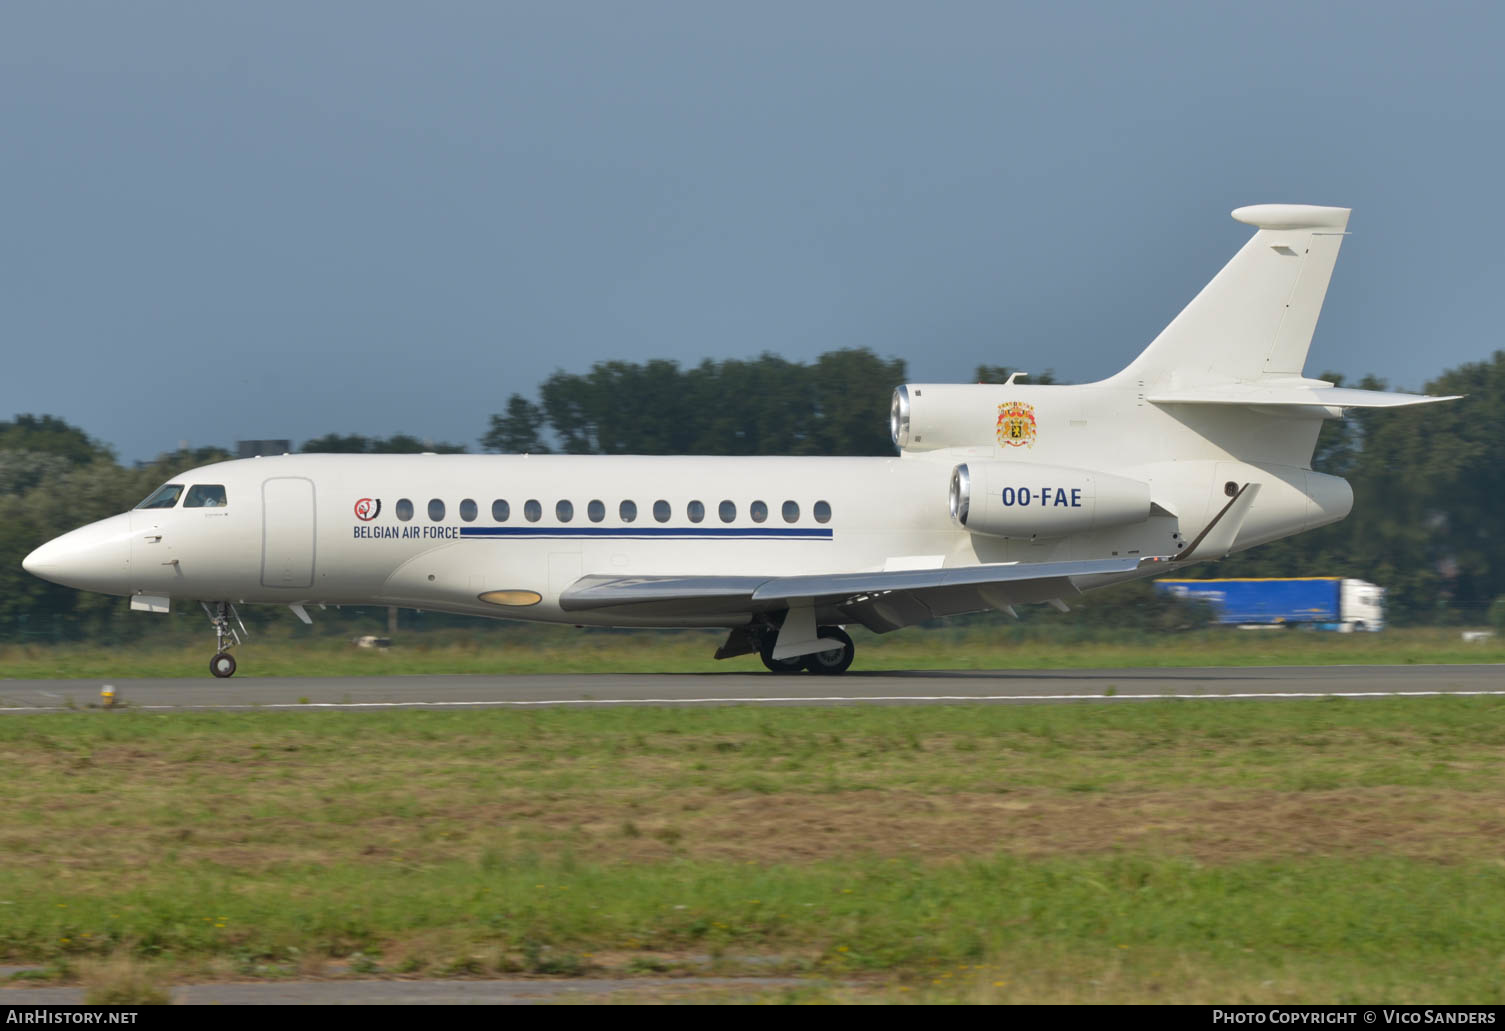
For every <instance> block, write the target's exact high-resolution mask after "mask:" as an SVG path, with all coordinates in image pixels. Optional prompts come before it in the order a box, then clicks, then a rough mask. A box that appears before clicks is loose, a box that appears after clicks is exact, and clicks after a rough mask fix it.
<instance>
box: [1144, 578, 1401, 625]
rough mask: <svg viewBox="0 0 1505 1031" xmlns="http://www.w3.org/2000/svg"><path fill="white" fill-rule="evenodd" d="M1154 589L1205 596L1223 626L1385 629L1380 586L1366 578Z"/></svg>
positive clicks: (1179, 583) (1167, 584)
mask: <svg viewBox="0 0 1505 1031" xmlns="http://www.w3.org/2000/svg"><path fill="white" fill-rule="evenodd" d="M1155 590H1157V591H1160V592H1162V593H1164V594H1170V595H1174V596H1175V597H1177V598H1186V599H1188V600H1191V601H1205V602H1207V603H1208V604H1210V605H1211V606H1212V607H1213V610H1214V611H1215V612H1216V613H1217V622H1219V623H1222V624H1225V625H1228V626H1240V627H1250V628H1254V627H1272V628H1273V627H1282V626H1309V627H1314V628H1316V629H1319V630H1336V631H1338V632H1339V633H1352V632H1354V631H1356V630H1370V631H1374V630H1383V629H1385V589H1384V588H1383V587H1376V586H1375V585H1374V584H1372V583H1370V582H1369V581H1367V580H1349V579H1344V578H1342V577H1337V576H1303V577H1294V578H1291V579H1288V580H1272V579H1247V580H1156V581H1155Z"/></svg>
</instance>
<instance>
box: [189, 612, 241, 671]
mask: <svg viewBox="0 0 1505 1031" xmlns="http://www.w3.org/2000/svg"><path fill="white" fill-rule="evenodd" d="M199 604H201V605H203V606H204V611H205V612H206V613H208V614H209V622H210V624H211V625H212V626H213V627H214V649H215V654H214V658H212V659H210V660H209V672H210V673H213V674H214V675H215V676H216V677H219V678H221V679H223V678H225V677H229V676H234V675H235V656H233V655H231V654H230V649H231V648H233V647H234V646H235V645H237V644H239V643H240V634H244V633H245V632H246V625H245V624H244V623H242V622H241V621H240V613H238V612H236V611H235V606H234V605H231V604H230V603H229V602H227V601H217V602H215V603H214V608H212V609H211V608H210V607H209V603H208V602H200V603H199ZM232 616H233V617H234V619H235V622H236V623H237V624H239V626H240V633H239V634H238V633H236V632H235V627H233V626H231V625H230V619H231V617H232Z"/></svg>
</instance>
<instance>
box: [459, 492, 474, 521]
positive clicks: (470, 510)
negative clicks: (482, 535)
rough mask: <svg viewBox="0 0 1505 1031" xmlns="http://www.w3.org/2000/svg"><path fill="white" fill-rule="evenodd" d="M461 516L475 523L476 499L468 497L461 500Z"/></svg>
mask: <svg viewBox="0 0 1505 1031" xmlns="http://www.w3.org/2000/svg"><path fill="white" fill-rule="evenodd" d="M460 518H461V519H463V520H465V521H466V522H467V523H473V522H475V521H476V503H475V501H474V500H472V499H470V498H466V499H465V500H464V501H462V502H460Z"/></svg>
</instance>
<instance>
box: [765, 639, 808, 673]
mask: <svg viewBox="0 0 1505 1031" xmlns="http://www.w3.org/2000/svg"><path fill="white" fill-rule="evenodd" d="M773 642H774V636H773V635H770V636H769V639H768V640H767V641H766V642H764V644H763V647H761V648H759V649H758V657H759V658H761V659H762V660H763V665H764V666H766V667H768V672H770V673H798V672H799V671H800V670H802V669H804V668H805V657H804V656H803V655H796V656H795V657H794V658H792V659H775V658H774V657H773Z"/></svg>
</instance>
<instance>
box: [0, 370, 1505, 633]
mask: <svg viewBox="0 0 1505 1031" xmlns="http://www.w3.org/2000/svg"><path fill="white" fill-rule="evenodd" d="M1010 372H1011V370H1010V369H1008V368H1005V367H1001V366H982V367H979V368H978V369H977V370H976V375H975V378H976V380H977V381H978V382H988V383H1001V382H1003V381H1004V380H1005V379H1006V378H1007V376H1008V375H1009V374H1010ZM1324 378H1327V379H1333V380H1337V381H1339V382H1342V377H1341V376H1338V375H1335V374H1332V373H1328V374H1325V376H1324ZM905 379H906V368H905V364H904V362H903V361H902V360H899V359H884V358H880V357H878V356H876V355H874V354H873V353H871V352H870V351H866V350H843V351H833V352H829V353H827V354H823V355H821V356H820V357H818V358H817V359H815V360H814V361H813V362H810V363H800V362H791V361H787V360H785V359H783V358H780V357H778V356H776V355H772V354H764V355H761V356H759V357H757V358H754V359H750V360H745V361H743V360H726V361H704V362H701V363H700V364H699V365H695V366H693V367H689V368H684V367H681V366H680V365H678V364H677V363H675V362H669V361H649V362H645V363H642V364H637V363H630V362H602V363H599V364H597V365H595V366H593V367H592V368H591V370H590V371H589V372H586V373H570V372H563V371H560V372H556V373H554V374H553V375H552V376H550V377H549V378H548V380H546V381H545V382H544V383H543V384H542V386H541V387H540V388H539V391H538V394H537V396H536V398H528V397H524V396H523V395H521V394H513V395H512V396H511V397H509V398H508V399H507V401H506V403H505V406H504V408H503V410H502V411H501V412H499V413H496V414H494V415H492V416H491V417H490V422H489V425H488V426H487V427H486V428H485V432H484V433H483V434H482V436H481V438H480V440H479V444H480V446H481V447H482V448H483V449H485V450H488V451H497V452H530V453H543V452H547V451H551V450H557V451H562V452H565V453H568V454H726V455H773V454H795V455H821V454H827V455H888V454H892V453H893V445H892V443H891V442H890V440H889V435H888V404H889V396H890V392H891V390H892V388H893V386H894V385H895V384H898V383H902V382H904V380H905ZM1032 382H1036V383H1049V382H1054V378H1053V377H1052V376H1051V375H1050V374H1049V373H1048V372H1047V373H1045V374H1043V375H1040V376H1039V377H1037V378H1036V379H1034V380H1032ZM1354 385H1357V386H1362V387H1365V388H1367V389H1383V388H1384V384H1383V383H1380V382H1378V381H1376V380H1374V379H1372V378H1366V379H1364V380H1362V381H1360V382H1359V383H1357V384H1354ZM1426 390H1427V392H1428V393H1436V394H1465V395H1467V396H1466V398H1465V399H1464V400H1462V401H1455V402H1450V403H1447V404H1440V405H1426V406H1421V407H1417V408H1409V409H1404V410H1401V411H1393V412H1374V411H1369V412H1364V411H1356V412H1354V413H1352V414H1351V415H1350V416H1349V418H1347V419H1344V420H1335V421H1330V422H1327V423H1324V425H1323V427H1322V431H1321V435H1320V437H1319V439H1318V446H1317V452H1316V455H1315V457H1314V460H1313V466H1314V468H1316V469H1318V470H1319V471H1322V472H1329V473H1333V474H1336V475H1339V476H1343V477H1344V478H1346V479H1347V480H1348V481H1349V482H1350V483H1351V484H1352V485H1353V490H1354V508H1353V512H1352V514H1351V515H1350V516H1349V517H1348V518H1347V519H1346V520H1344V521H1343V522H1340V523H1337V524H1334V525H1332V526H1328V527H1323V528H1322V529H1319V530H1316V531H1312V532H1310V533H1306V534H1301V535H1298V536H1296V537H1293V538H1288V539H1286V540H1284V541H1278V542H1276V543H1274V544H1269V545H1265V546H1263V547H1261V548H1256V549H1253V550H1252V551H1249V552H1245V553H1243V554H1241V555H1236V556H1233V557H1231V558H1229V559H1227V560H1225V561H1223V562H1220V563H1209V564H1206V565H1203V566H1200V567H1197V568H1196V569H1195V570H1194V572H1193V573H1192V575H1201V576H1209V577H1219V576H1353V577H1360V578H1363V579H1366V580H1371V581H1373V582H1375V583H1377V584H1380V585H1381V586H1383V587H1386V588H1388V589H1389V591H1390V594H1389V603H1390V612H1391V616H1392V618H1393V619H1394V620H1395V621H1397V622H1458V621H1480V620H1482V619H1483V618H1484V613H1485V610H1486V609H1487V608H1488V607H1489V606H1490V604H1491V603H1493V602H1495V601H1496V599H1498V598H1500V597H1501V596H1502V595H1505V529H1502V523H1501V519H1500V512H1501V508H1502V505H1505V351H1497V352H1495V353H1494V355H1493V356H1492V357H1490V358H1489V359H1487V360H1485V361H1481V362H1476V363H1471V364H1468V365H1464V366H1462V367H1460V368H1457V369H1454V370H1451V371H1449V372H1446V373H1444V374H1443V375H1442V376H1440V377H1438V378H1437V379H1436V380H1433V381H1432V382H1431V383H1428V384H1427V386H1426ZM300 450H302V451H304V452H338V453H380V452H387V453H391V452H401V453H407V452H418V451H437V452H460V451H464V450H466V449H465V447H464V446H463V445H459V444H449V443H434V442H432V441H428V440H423V439H420V438H418V437H414V436H410V435H407V434H401V433H399V434H396V435H394V436H390V437H386V438H371V437H363V436H358V435H346V434H339V433H330V434H326V435H325V436H322V437H318V438H315V439H312V440H309V441H307V442H305V443H304V444H303V445H302V447H301V448H300ZM228 457H229V454H228V452H226V451H224V450H222V449H218V448H201V449H198V450H196V451H180V452H174V453H171V454H165V455H162V456H160V457H158V458H157V459H156V460H155V461H153V462H150V463H144V464H135V465H122V464H121V463H120V462H118V461H117V460H116V457H115V455H114V454H113V453H112V452H111V451H110V449H109V448H108V447H106V446H104V445H103V444H101V443H100V442H98V441H96V440H93V439H92V438H90V437H89V436H88V435H87V434H86V433H85V432H84V431H83V430H81V429H79V428H77V427H74V426H70V425H69V424H67V423H66V422H64V421H63V420H61V419H57V418H55V417H53V416H48V415H42V416H35V415H19V416H17V417H15V418H14V419H13V420H11V421H9V422H0V526H3V527H4V532H3V533H0V638H9V639H16V638H18V637H20V638H26V637H29V636H34V635H35V633H36V631H37V629H38V628H40V627H46V628H49V629H48V633H47V634H46V636H47V637H49V638H57V637H59V636H63V637H70V638H76V637H87V636H91V635H97V634H108V635H110V636H112V637H115V636H118V635H119V634H120V633H121V632H122V631H121V630H120V627H119V625H118V624H117V623H116V622H115V621H116V620H117V617H120V616H121V615H123V614H124V612H125V605H124V602H123V601H121V600H120V599H117V598H108V597H104V596H101V595H93V594H88V593H84V592H80V591H74V590H70V589H68V588H63V587H57V586H55V585H52V584H48V583H45V582H44V581H42V580H39V579H37V578H36V577H33V576H30V575H28V574H27V573H25V572H24V571H23V570H22V569H21V559H22V558H23V557H25V555H26V554H27V553H28V552H29V551H30V550H31V549H33V548H35V547H37V546H38V545H39V544H41V543H42V542H43V541H45V540H47V539H49V538H51V537H54V536H56V535H57V534H59V533H62V532H64V531H66V530H68V529H72V528H73V527H76V526H81V525H83V524H84V523H88V522H92V521H94V520H96V519H102V518H104V517H106V516H109V515H113V514H115V513H117V512H121V511H124V510H126V509H128V508H130V507H131V506H132V505H134V504H136V503H137V502H138V501H140V500H141V499H142V498H143V497H145V496H146V495H147V494H148V493H150V492H151V491H152V490H153V489H154V488H155V487H157V486H158V485H160V484H161V483H163V482H164V481H166V480H167V479H169V478H170V477H172V476H173V475H175V474H176V473H178V472H180V471H181V470H183V469H186V468H190V467H192V466H196V465H202V464H205V463H208V462H213V461H219V460H222V459H225V458H228ZM939 503H942V502H941V501H939V500H938V504H939ZM1500 604H1501V605H1505V603H1500ZM1499 607H1500V605H1497V608H1499ZM127 632H128V631H127Z"/></svg>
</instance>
